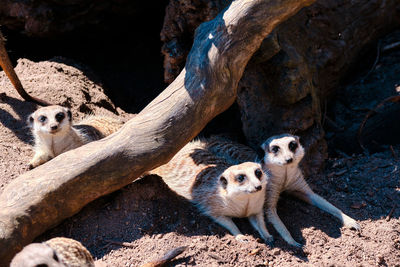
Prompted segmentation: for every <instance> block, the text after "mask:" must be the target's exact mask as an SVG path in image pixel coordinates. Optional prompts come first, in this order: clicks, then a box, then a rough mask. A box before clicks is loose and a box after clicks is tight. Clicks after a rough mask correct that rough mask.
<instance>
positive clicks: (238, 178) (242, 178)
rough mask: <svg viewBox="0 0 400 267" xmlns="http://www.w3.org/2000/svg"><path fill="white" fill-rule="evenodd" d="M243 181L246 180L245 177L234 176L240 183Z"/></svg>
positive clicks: (241, 175)
mask: <svg viewBox="0 0 400 267" xmlns="http://www.w3.org/2000/svg"><path fill="white" fill-rule="evenodd" d="M244 179H246V175H243V174H240V175H238V176H236V180H237V181H238V182H239V183H241V182H243V181H244Z"/></svg>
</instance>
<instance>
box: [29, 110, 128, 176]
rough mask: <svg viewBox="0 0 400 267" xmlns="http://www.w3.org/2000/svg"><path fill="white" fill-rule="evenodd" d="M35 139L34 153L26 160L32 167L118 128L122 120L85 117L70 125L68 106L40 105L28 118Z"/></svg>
mask: <svg viewBox="0 0 400 267" xmlns="http://www.w3.org/2000/svg"><path fill="white" fill-rule="evenodd" d="M28 125H29V127H30V128H31V129H32V134H33V137H34V141H35V146H34V151H35V155H34V156H33V158H32V160H31V161H30V162H29V167H30V168H35V167H37V166H39V165H41V164H43V163H45V162H47V161H49V160H50V159H52V158H54V157H56V156H58V155H60V154H61V153H64V152H66V151H68V150H71V149H74V148H77V147H79V146H82V145H84V144H87V143H89V142H92V141H95V140H99V139H101V138H103V137H105V136H108V135H110V134H112V133H113V132H115V131H117V130H118V129H119V128H121V126H122V125H123V123H122V122H121V121H119V120H117V119H114V118H112V117H106V116H88V117H87V118H85V119H83V120H82V121H80V122H79V123H77V124H72V114H71V111H70V110H69V109H68V108H65V107H62V106H58V105H54V106H48V107H42V108H39V109H38V110H36V111H35V112H34V113H32V114H31V115H30V116H29V118H28Z"/></svg>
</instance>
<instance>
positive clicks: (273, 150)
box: [271, 146, 279, 153]
mask: <svg viewBox="0 0 400 267" xmlns="http://www.w3.org/2000/svg"><path fill="white" fill-rule="evenodd" d="M271 151H272V152H274V153H278V151H279V146H272V147H271Z"/></svg>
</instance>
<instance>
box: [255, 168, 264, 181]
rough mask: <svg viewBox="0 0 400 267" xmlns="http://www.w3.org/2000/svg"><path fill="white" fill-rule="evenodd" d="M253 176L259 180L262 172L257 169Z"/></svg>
mask: <svg viewBox="0 0 400 267" xmlns="http://www.w3.org/2000/svg"><path fill="white" fill-rule="evenodd" d="M254 174H255V175H256V177H257V178H258V179H261V177H262V175H263V173H262V171H261V170H260V169H257V170H256V171H255V172H254Z"/></svg>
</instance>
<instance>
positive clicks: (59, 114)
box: [56, 112, 65, 122]
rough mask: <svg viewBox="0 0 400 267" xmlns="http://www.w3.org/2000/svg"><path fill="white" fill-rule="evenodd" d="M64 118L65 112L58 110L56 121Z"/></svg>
mask: <svg viewBox="0 0 400 267" xmlns="http://www.w3.org/2000/svg"><path fill="white" fill-rule="evenodd" d="M64 118H65V114H64V113H63V112H58V113H57V114H56V121H57V122H61V121H62V120H63V119H64Z"/></svg>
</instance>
